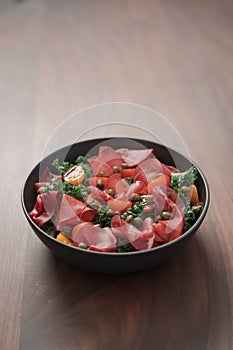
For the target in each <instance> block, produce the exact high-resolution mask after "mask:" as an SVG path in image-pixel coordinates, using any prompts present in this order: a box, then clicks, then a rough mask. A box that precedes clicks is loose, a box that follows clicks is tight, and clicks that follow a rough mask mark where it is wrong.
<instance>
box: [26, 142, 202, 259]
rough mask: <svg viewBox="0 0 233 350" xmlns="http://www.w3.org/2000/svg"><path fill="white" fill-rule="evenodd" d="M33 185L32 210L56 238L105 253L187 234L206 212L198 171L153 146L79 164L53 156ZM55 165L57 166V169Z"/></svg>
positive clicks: (108, 152)
mask: <svg viewBox="0 0 233 350" xmlns="http://www.w3.org/2000/svg"><path fill="white" fill-rule="evenodd" d="M52 167H53V168H54V170H52V171H51V170H50V169H49V168H48V167H46V168H45V169H44V171H43V173H42V176H41V178H40V182H38V183H35V189H36V191H37V197H36V203H35V205H34V208H33V209H32V211H31V212H30V213H29V215H30V217H31V218H32V220H33V221H34V222H35V224H36V225H38V226H39V227H40V228H41V229H42V230H44V231H45V232H46V233H48V234H49V235H52V236H53V237H54V238H56V239H57V240H58V241H61V242H63V243H66V244H68V245H72V246H75V247H78V248H82V249H88V250H94V251H100V252H119V253H124V252H131V251H141V250H146V249H151V248H154V247H157V246H160V245H163V244H165V243H167V242H170V241H172V240H174V239H176V238H177V237H179V236H181V235H182V234H183V233H184V232H186V231H187V230H188V229H189V228H190V227H191V226H192V225H193V223H194V222H195V220H196V219H197V216H198V215H199V213H200V211H201V210H202V203H200V202H199V196H198V190H197V187H196V185H195V182H196V180H197V169H196V168H195V167H194V166H191V167H190V169H187V170H186V171H185V172H180V171H179V170H178V169H177V168H175V167H172V166H169V165H165V164H163V163H162V162H160V161H159V160H158V159H157V158H156V157H155V156H154V149H152V148H151V149H139V150H138V149H128V148H120V149H113V148H112V147H110V146H106V145H101V146H100V147H99V149H98V154H97V155H96V156H87V157H84V156H78V157H77V159H76V160H75V162H74V163H70V162H63V163H60V162H59V160H58V159H55V160H54V161H53V163H52ZM55 170H56V171H55Z"/></svg>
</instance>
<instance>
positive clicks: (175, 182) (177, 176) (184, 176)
mask: <svg viewBox="0 0 233 350" xmlns="http://www.w3.org/2000/svg"><path fill="white" fill-rule="evenodd" d="M196 180H197V169H196V167H195V166H194V165H192V166H191V168H189V169H188V170H186V171H184V172H182V173H172V174H171V187H172V188H173V189H174V190H175V191H176V192H178V190H179V189H180V188H181V187H183V186H189V185H191V184H193V183H194V182H195V181H196Z"/></svg>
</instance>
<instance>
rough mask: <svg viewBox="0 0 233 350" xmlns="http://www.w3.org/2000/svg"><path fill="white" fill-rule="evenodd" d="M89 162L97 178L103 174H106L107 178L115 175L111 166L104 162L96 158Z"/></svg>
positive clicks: (89, 159)
mask: <svg viewBox="0 0 233 350" xmlns="http://www.w3.org/2000/svg"><path fill="white" fill-rule="evenodd" d="M87 161H88V163H89V164H90V166H91V169H92V171H93V173H94V174H95V176H98V175H99V174H100V173H101V172H102V173H104V175H105V176H110V175H111V174H112V173H113V169H112V168H111V167H110V165H108V164H107V163H105V162H103V161H102V160H100V159H99V158H98V157H96V156H94V157H91V158H88V159H87Z"/></svg>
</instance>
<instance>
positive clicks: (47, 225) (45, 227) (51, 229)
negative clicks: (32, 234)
mask: <svg viewBox="0 0 233 350" xmlns="http://www.w3.org/2000/svg"><path fill="white" fill-rule="evenodd" d="M41 229H42V230H43V231H44V232H46V233H47V234H48V235H50V236H52V237H55V236H56V234H57V232H56V231H55V229H54V225H53V220H52V219H51V220H49V221H48V222H46V223H45V224H44V225H42V226H41Z"/></svg>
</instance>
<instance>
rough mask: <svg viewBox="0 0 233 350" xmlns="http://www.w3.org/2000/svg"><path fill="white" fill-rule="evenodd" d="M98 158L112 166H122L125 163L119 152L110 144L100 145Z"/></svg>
mask: <svg viewBox="0 0 233 350" xmlns="http://www.w3.org/2000/svg"><path fill="white" fill-rule="evenodd" d="M98 158H99V160H101V161H102V162H104V163H106V164H108V165H110V166H111V167H113V166H118V167H120V166H121V164H122V163H124V162H123V160H122V158H121V156H120V155H119V153H118V152H117V151H115V150H114V149H113V148H112V147H109V146H100V148H99V154H98Z"/></svg>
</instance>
